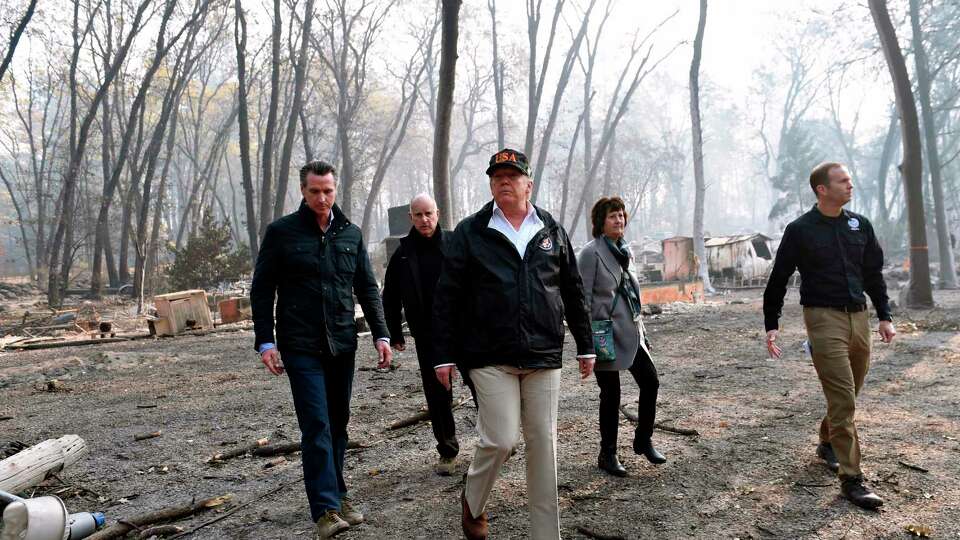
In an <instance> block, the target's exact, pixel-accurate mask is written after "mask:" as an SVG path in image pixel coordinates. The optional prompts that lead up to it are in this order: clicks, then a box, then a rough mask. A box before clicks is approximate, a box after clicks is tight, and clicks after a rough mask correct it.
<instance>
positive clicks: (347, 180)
mask: <svg viewBox="0 0 960 540" xmlns="http://www.w3.org/2000/svg"><path fill="white" fill-rule="evenodd" d="M326 5H327V10H326V12H325V13H324V14H323V15H322V17H321V20H322V21H323V25H322V28H321V29H320V31H318V32H313V33H312V34H311V35H310V43H311V45H312V46H313V47H314V49H315V51H316V53H317V56H319V57H320V59H321V61H322V62H323V64H324V66H326V67H327V69H329V70H330V71H329V74H330V75H332V79H333V84H334V92H333V93H334V96H335V104H336V105H335V111H334V112H335V116H336V128H337V141H336V142H337V146H338V148H339V157H340V174H339V179H338V184H339V187H338V194H339V202H340V208H341V209H342V210H343V212H344V213H345V214H346V215H347V216H348V217H349V216H351V214H352V211H353V195H354V194H353V191H354V185H355V183H356V182H357V180H358V178H357V176H358V175H357V172H358V167H357V159H356V153H357V149H356V148H354V146H355V144H356V141H355V140H353V139H354V129H355V123H356V120H357V114H358V113H359V112H360V109H361V107H362V106H363V103H364V100H365V99H366V97H367V92H368V88H367V82H368V81H367V75H368V67H369V61H370V53H371V48H372V47H373V44H374V42H375V41H376V39H377V36H378V35H379V34H380V31H381V30H382V29H383V26H384V23H385V22H386V21H387V15H389V13H390V12H391V10H392V9H393V7H394V6H395V5H396V0H383V1H376V0H362V1H361V2H359V4H351V5H349V6H348V5H347V2H346V0H327V2H326Z"/></svg>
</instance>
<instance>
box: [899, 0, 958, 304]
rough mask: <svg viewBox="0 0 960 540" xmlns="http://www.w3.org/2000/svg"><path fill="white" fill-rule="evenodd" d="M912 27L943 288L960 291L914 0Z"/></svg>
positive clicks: (918, 94) (920, 30)
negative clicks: (958, 289) (959, 289)
mask: <svg viewBox="0 0 960 540" xmlns="http://www.w3.org/2000/svg"><path fill="white" fill-rule="evenodd" d="M910 27H911V28H912V29H913V61H914V65H915V69H914V73H915V74H916V77H917V100H918V101H919V102H920V115H921V117H922V119H923V137H924V142H925V143H926V144H925V145H924V147H925V149H926V151H927V172H928V173H929V174H930V189H931V190H932V191H933V193H932V195H933V212H934V216H936V225H937V250H938V255H939V257H938V258H939V260H940V279H939V283H940V286H941V287H943V288H947V289H956V288H957V269H956V263H955V261H954V259H953V246H952V245H951V243H950V220H949V218H948V217H947V211H946V197H944V191H943V168H942V166H941V163H940V142H939V140H938V137H937V124H936V118H934V114H933V106H932V105H931V99H930V87H931V76H930V66H929V62H928V61H927V52H926V45H924V42H923V39H924V38H923V28H922V26H921V25H920V2H919V0H910Z"/></svg>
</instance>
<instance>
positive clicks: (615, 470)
mask: <svg viewBox="0 0 960 540" xmlns="http://www.w3.org/2000/svg"><path fill="white" fill-rule="evenodd" d="M597 467H600V468H601V469H603V470H605V471H607V472H608V473H610V474H612V475H613V476H621V477H623V476H626V475H627V470H626V469H625V468H623V465H621V464H620V460H619V459H617V453H616V452H609V451H603V450H601V451H600V455H599V456H597Z"/></svg>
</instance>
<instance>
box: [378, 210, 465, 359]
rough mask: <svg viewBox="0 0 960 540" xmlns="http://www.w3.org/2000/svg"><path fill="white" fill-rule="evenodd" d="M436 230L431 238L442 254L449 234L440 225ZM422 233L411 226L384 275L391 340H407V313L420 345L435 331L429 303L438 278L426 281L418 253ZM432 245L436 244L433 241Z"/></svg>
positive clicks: (394, 341) (398, 341)
mask: <svg viewBox="0 0 960 540" xmlns="http://www.w3.org/2000/svg"><path fill="white" fill-rule="evenodd" d="M434 234H435V235H437V238H435V239H431V240H435V241H436V244H435V247H436V249H437V250H438V251H439V255H440V257H441V258H442V256H443V251H444V245H445V242H446V241H447V240H448V239H449V238H450V235H449V233H446V232H444V231H443V229H442V228H441V227H440V226H439V225H438V226H437V230H436V232H435V233H434ZM414 235H417V236H414ZM419 235H420V233H419V232H417V230H416V229H415V228H411V229H410V232H409V233H408V234H407V235H406V236H404V237H403V238H401V239H400V246H399V247H397V250H396V251H394V252H393V255H392V256H391V257H390V263H389V264H387V272H386V275H385V276H384V278H383V311H384V314H385V315H386V318H387V329H388V330H389V331H390V341H391V343H393V344H401V343H405V341H404V339H403V319H404V316H406V320H407V326H408V327H409V328H410V335H412V336H413V337H414V339H416V340H417V347H418V348H421V347H422V346H423V341H424V340H428V339H429V338H430V336H431V334H432V329H431V323H432V320H431V313H430V312H429V309H430V308H429V307H428V306H432V305H433V301H432V300H433V295H434V290H435V289H436V286H437V284H436V282H433V283H423V280H422V276H421V274H422V272H421V268H420V264H421V261H420V260H419V256H418V254H417V242H423V240H421V239H420V238H418V236H419ZM430 246H431V247H433V244H430ZM421 338H423V339H421Z"/></svg>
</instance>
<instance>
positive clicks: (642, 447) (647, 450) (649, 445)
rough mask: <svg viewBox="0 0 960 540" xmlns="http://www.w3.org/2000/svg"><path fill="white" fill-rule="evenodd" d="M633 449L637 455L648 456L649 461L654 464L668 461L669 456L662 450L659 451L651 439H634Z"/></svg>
mask: <svg viewBox="0 0 960 540" xmlns="http://www.w3.org/2000/svg"><path fill="white" fill-rule="evenodd" d="M633 451H634V452H636V453H637V455H639V456H643V457H645V458H647V461H649V462H650V463H653V464H654V465H661V464H663V463H666V462H667V458H665V457H663V454H661V453H660V452H657V449H656V448H654V447H653V442H651V441H650V439H634V440H633Z"/></svg>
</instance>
